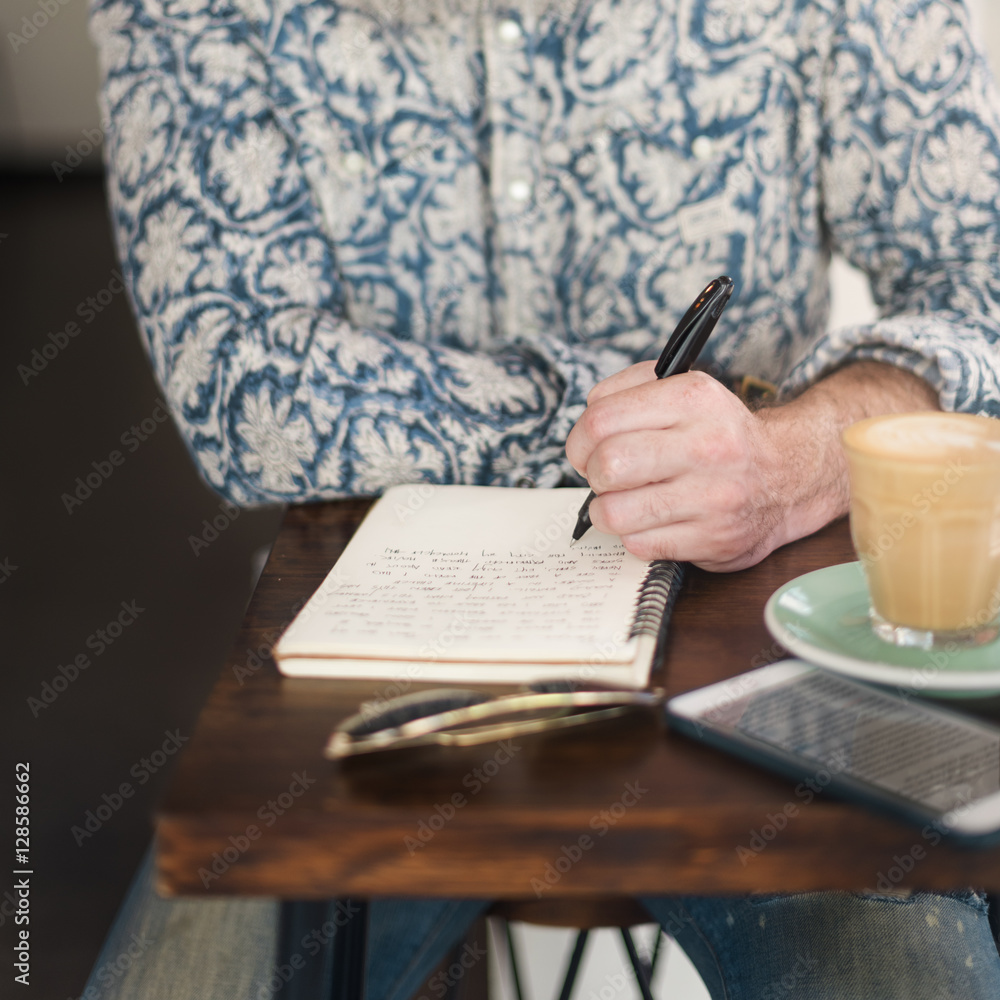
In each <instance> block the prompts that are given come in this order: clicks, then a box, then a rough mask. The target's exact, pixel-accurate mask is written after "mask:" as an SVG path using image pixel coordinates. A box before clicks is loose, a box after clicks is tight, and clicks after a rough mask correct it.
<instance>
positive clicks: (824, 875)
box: [156, 500, 1000, 900]
mask: <svg viewBox="0 0 1000 1000" xmlns="http://www.w3.org/2000/svg"><path fill="white" fill-rule="evenodd" d="M367 507H368V501H364V500H349V501H342V502H336V503H329V504H319V505H310V506H301V507H294V508H290V509H289V511H288V513H287V515H286V517H285V520H284V523H283V526H282V529H281V533H280V535H279V537H278V539H277V542H276V544H275V546H274V549H273V551H272V553H271V557H270V560H269V562H268V564H267V567H266V569H265V570H264V573H263V576H262V577H261V580H260V583H259V585H258V587H257V591H256V593H255V595H254V598H253V601H252V603H251V605H250V607H249V609H248V611H247V614H246V618H245V621H244V624H243V628H242V630H241V632H240V635H239V638H238V640H237V642H236V644H235V646H234V648H233V651H232V653H231V655H230V657H229V659H228V661H227V663H226V664H225V666H224V668H223V670H222V674H221V677H220V678H219V681H218V683H217V684H216V686H215V689H214V691H213V693H212V695H211V698H210V700H209V701H208V703H207V705H206V707H205V709H204V710H203V712H202V715H201V718H200V721H199V724H198V727H197V729H196V731H195V733H194V734H193V736H192V738H191V739H190V742H189V743H188V744H187V745H186V746H185V748H184V751H183V754H182V757H181V759H180V761H179V764H178V768H177V771H176V773H175V775H174V777H173V781H172V784H171V788H170V791H169V794H168V796H167V798H166V800H165V801H164V802H163V803H162V806H161V808H160V810H159V813H158V816H157V824H156V826H157V852H158V865H159V885H160V889H161V891H163V892H165V893H167V894H202V893H207V894H236V895H270V896H279V897H283V898H298V899H319V898H332V897H338V896H348V895H357V896H381V895H397V896H405V895H432V896H452V897H491V898H498V899H532V900H533V899H536V898H542V899H549V898H552V899H556V898H562V897H574V898H579V897H584V896H589V897H594V896H633V895H637V894H664V893H744V892H747V891H781V890H789V891H791V890H809V889H832V888H839V889H876V888H879V883H880V878H881V879H883V882H882V885H881V887H882V888H883V889H884V888H885V887H886V886H887V885H889V886H891V887H894V888H905V887H919V888H928V889H947V888H957V887H961V886H968V885H974V886H979V887H984V888H987V889H994V888H997V887H1000V848H996V849H987V850H981V849H977V850H972V849H968V848H961V847H957V846H951V845H949V844H947V843H937V842H936V839H937V838H936V837H935V836H933V834H932V833H931V835H927V834H926V833H925V831H922V830H921V829H920V828H917V827H913V826H908V825H904V824H902V823H900V822H897V821H894V820H891V819H887V818H882V817H880V816H877V815H875V814H873V813H871V812H869V811H867V810H866V809H864V808H862V807H860V806H856V805H851V804H847V803H842V802H837V801H833V800H831V799H829V798H822V797H816V798H815V799H814V800H813V801H806V799H807V797H810V796H807V795H805V794H802V793H801V791H800V792H799V793H797V792H796V784H795V783H794V782H791V781H789V780H786V779H782V778H779V777H776V776H773V775H770V774H767V773H765V772H763V771H761V770H760V769H758V768H756V767H754V766H753V765H751V764H749V763H745V762H742V761H740V760H737V759H735V758H732V757H730V756H728V755H726V754H724V753H722V752H721V751H718V750H714V749H712V748H710V747H706V746H702V745H700V744H698V743H696V742H694V741H692V740H690V739H688V738H686V737H684V736H681V735H678V734H674V733H671V732H669V731H667V729H666V728H665V726H664V725H663V723H662V720H661V719H660V718H659V717H658V716H657V715H656V714H654V713H647V714H635V715H630V716H628V717H627V718H622V719H618V720H613V721H609V722H605V723H599V724H594V725H593V726H590V727H583V728H582V729H580V730H578V731H576V732H565V733H562V734H549V735H540V736H532V737H522V738H520V739H518V740H515V741H514V743H513V744H507V743H502V744H495V743H494V744H486V745H484V746H479V747H469V748H464V749H455V748H450V749H447V750H442V749H440V748H434V749H424V750H419V751H410V752H407V753H399V754H395V755H387V754H383V755H380V756H379V757H378V758H372V759H368V760H363V759H358V760H355V761H349V762H346V763H340V764H336V763H332V762H329V761H327V760H325V759H324V757H323V754H322V751H323V746H324V744H325V742H326V739H327V736H328V735H329V732H330V730H331V729H332V728H333V727H334V726H335V725H336V724H337V723H338V722H339V721H340V720H341V719H343V718H344V717H346V716H347V715H350V714H352V713H353V712H355V711H357V708H358V706H359V704H360V703H362V702H365V701H371V700H375V699H378V698H385V697H391V696H392V695H393V694H396V693H399V690H400V689H401V688H405V687H406V685H407V683H408V682H407V681H405V680H403V681H401V682H392V681H384V680H380V681H371V680H369V681H332V680H301V679H295V680H292V679H287V678H283V677H281V676H280V675H279V673H278V671H277V669H276V668H275V666H274V663H273V661H272V660H271V659H270V656H269V651H270V647H271V646H272V645H273V643H274V642H275V641H276V640H277V638H278V636H279V635H280V633H281V631H282V630H283V628H284V627H285V626H286V625H287V624H288V623H289V622H290V621H291V619H292V618H293V617H294V614H295V611H296V610H297V609H298V608H299V607H300V606H301V604H302V603H303V602H304V601H305V600H306V599H307V598H308V597H309V596H310V595H311V594H312V592H313V591H314V590H315V589H316V588H317V587H318V586H319V585H320V584H321V583H322V581H323V579H324V577H325V575H326V574H327V572H328V571H329V569H330V567H331V566H332V565H333V563H334V562H335V560H336V558H337V556H338V555H339V554H340V552H341V550H342V549H343V546H344V545H345V543H346V542H347V540H348V538H349V537H350V535H351V533H352V531H353V530H354V528H355V526H356V525H357V523H358V522H359V520H360V519H361V517H362V516H363V514H364V513H365V511H366V510H367ZM851 558H853V554H852V552H851V548H850V539H849V536H848V530H847V525H846V522H843V521H841V522H838V523H835V524H833V525H830V526H828V527H827V528H825V529H824V530H822V531H820V532H819V533H817V534H816V535H814V536H812V537H810V538H807V539H803V540H802V541H799V542H796V543H794V544H792V545H789V546H786V547H785V548H783V549H780V550H779V551H777V552H775V553H773V554H772V555H770V556H769V557H768V558H767V559H765V560H764V562H763V563H761V564H760V565H758V566H756V567H753V568H752V569H748V570H744V571H742V572H739V573H731V574H711V573H705V572H702V571H699V570H691V571H690V572H689V575H688V577H687V580H686V582H685V585H684V589H683V591H682V594H681V597H680V599H679V601H678V603H677V606H676V610H675V612H674V616H673V620H672V622H671V625H670V631H669V636H668V639H667V642H666V644H665V650H664V658H663V662H662V664H661V665H660V667H659V668H658V673H657V675H656V678H655V679H656V680H658V681H659V682H661V683H662V684H663V685H664V686H665V687H666V688H667V690H668V692H669V693H670V694H671V695H672V694H678V693H680V692H683V691H687V690H690V689H692V688H695V687H700V686H702V685H705V684H708V683H710V682H712V681H717V680H721V679H724V678H728V677H731V676H733V675H735V674H739V673H742V672H744V671H746V670H749V669H751V668H753V667H758V666H762V665H764V664H765V663H768V662H770V661H772V660H775V659H780V658H781V657H782V655H784V652H783V650H782V649H781V647H780V646H779V645H777V644H776V643H775V642H774V641H773V640H772V639H771V637H770V636H769V634H768V632H767V630H766V629H765V627H764V620H763V608H764V603H765V601H766V600H767V598H768V597H769V596H770V594H771V593H772V592H773V591H774V590H775V589H777V588H778V587H779V586H781V585H782V584H784V583H785V582H787V581H788V580H790V579H793V578H794V577H796V576H798V575H799V574H801V573H806V572H809V571H810V570H814V569H819V568H821V567H824V566H830V565H834V564H836V563H841V562H846V561H848V560H850V559H851ZM417 687H418V685H416V684H410V687H409V690H416V688H417ZM974 707H975V708H976V710H978V711H980V712H981V713H983V714H990V713H993V712H994V711H995V709H996V703H995V702H979V703H976V705H975V706H974Z"/></svg>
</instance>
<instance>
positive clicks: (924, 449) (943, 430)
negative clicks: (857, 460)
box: [844, 413, 1000, 461]
mask: <svg viewBox="0 0 1000 1000" xmlns="http://www.w3.org/2000/svg"><path fill="white" fill-rule="evenodd" d="M844 440H845V442H846V443H847V444H848V445H849V446H850V447H853V448H856V449H858V450H861V451H865V452H870V453H874V454H877V455H884V456H885V457H887V458H913V459H916V460H918V461H919V460H920V459H926V460H928V461H935V460H938V459H940V458H944V457H947V456H948V455H954V454H955V452H966V453H968V452H982V453H983V456H984V457H986V455H987V454H989V453H991V452H992V453H994V454H995V455H996V456H997V457H1000V420H994V419H991V418H989V417H977V416H973V415H971V414H967V413H903V414H899V415H894V416H886V417H875V418H872V419H870V420H862V421H861V422H860V423H857V424H854V425H853V426H851V427H849V428H848V429H847V430H846V431H845V433H844Z"/></svg>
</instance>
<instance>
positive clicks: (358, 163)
mask: <svg viewBox="0 0 1000 1000" xmlns="http://www.w3.org/2000/svg"><path fill="white" fill-rule="evenodd" d="M342 164H343V167H344V170H345V171H347V173H349V174H354V175H355V176H356V175H357V174H360V173H364V169H365V157H364V154H363V153H359V152H358V151H357V150H356V149H352V150H351V151H350V152H349V153H346V154H345V155H344V159H343V161H342Z"/></svg>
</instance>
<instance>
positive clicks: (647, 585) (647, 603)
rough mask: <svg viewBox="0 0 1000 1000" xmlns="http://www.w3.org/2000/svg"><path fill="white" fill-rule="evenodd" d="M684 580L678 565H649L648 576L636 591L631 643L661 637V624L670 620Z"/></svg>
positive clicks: (658, 562) (662, 561)
mask: <svg viewBox="0 0 1000 1000" xmlns="http://www.w3.org/2000/svg"><path fill="white" fill-rule="evenodd" d="M683 580H684V567H683V565H682V564H681V563H678V562H674V561H673V560H671V559H656V560H654V561H653V562H651V563H650V564H649V572H648V573H646V578H645V580H643V581H642V586H641V587H640V588H639V597H638V599H637V600H636V604H635V617H634V618H633V620H632V631H631V632H629V638H630V639H634V638H635V637H636V636H639V635H651V636H653V637H654V638H656V636H658V635H659V634H660V629H661V628H662V627H663V625H664V623H666V622H668V621H669V620H670V614H671V612H672V611H673V609H674V602H675V601H676V600H677V595H678V594H679V593H680V592H681V583H682V582H683Z"/></svg>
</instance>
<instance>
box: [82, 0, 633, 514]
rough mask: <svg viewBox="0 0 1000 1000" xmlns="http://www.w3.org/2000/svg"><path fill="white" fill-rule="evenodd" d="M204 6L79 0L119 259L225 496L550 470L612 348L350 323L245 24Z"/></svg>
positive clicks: (343, 490)
mask: <svg viewBox="0 0 1000 1000" xmlns="http://www.w3.org/2000/svg"><path fill="white" fill-rule="evenodd" d="M254 2H255V0H241V5H242V6H248V9H249V7H252V6H253V3H254ZM207 6H208V5H207V4H204V3H201V2H200V0H199V2H192V0H162V4H161V0H94V2H93V6H92V17H91V32H92V35H93V37H94V39H95V41H96V43H97V45H98V48H99V51H100V55H101V63H102V76H103V82H102V104H103V109H102V110H103V113H104V115H105V116H106V118H107V119H108V120H109V121H110V122H111V123H112V126H111V128H110V129H109V132H108V136H107V140H106V143H105V157H106V166H107V171H108V190H109V201H110V205H111V212H112V225H113V229H114V233H115V238H116V242H117V247H118V253H119V257H120V259H121V261H122V271H123V275H124V277H125V280H126V284H127V287H128V290H129V295H130V297H131V300H132V305H133V309H134V312H135V314H136V316H137V318H138V323H139V327H140V329H141V332H142V334H143V336H144V339H145V342H146V345H147V347H148V351H149V355H150V358H151V361H152V364H153V367H154V370H155V373H156V376H157V378H158V379H159V381H160V382H161V384H162V386H163V389H164V392H165V395H166V398H167V400H168V401H169V403H170V405H171V407H172V409H173V412H174V415H175V418H176V421H177V423H178V426H179V428H180V430H181V432H182V435H183V436H184V438H185V439H186V441H187V444H188V446H189V448H190V451H191V453H192V455H193V457H194V459H195V461H196V462H197V464H198V466H199V468H200V469H201V471H202V473H203V475H204V476H205V478H206V479H207V480H208V482H209V483H210V484H211V485H212V486H213V487H214V488H215V489H216V490H217V491H219V492H220V493H222V494H223V495H224V496H226V497H228V498H229V499H231V500H233V501H235V502H237V503H241V504H253V503H260V502H273V501H289V500H291V501H313V500H323V499H330V498H334V497H338V496H343V495H366V494H374V493H378V492H381V490H382V489H384V488H385V487H387V486H389V485H391V484H392V483H397V482H412V481H429V482H456V483H480V484H497V485H515V484H518V483H521V482H524V481H525V479H528V480H530V481H533V482H536V483H537V484H538V485H555V484H556V483H557V482H558V481H559V480H560V479H561V477H562V476H563V475H564V474H566V473H570V472H571V471H572V470H571V469H570V467H569V465H568V463H567V461H566V458H565V455H564V451H563V447H564V444H565V440H566V435H567V434H568V432H569V430H570V428H571V427H572V425H573V423H574V422H575V420H576V419H577V417H578V416H579V415H580V413H582V411H583V409H584V407H585V404H586V396H587V392H588V391H589V390H590V388H591V387H592V386H593V385H594V384H595V383H596V382H597V381H599V380H600V379H601V378H603V377H605V376H606V375H608V374H610V373H611V372H613V371H616V370H618V369H620V368H621V367H623V366H624V365H625V364H627V363H628V362H629V361H630V360H631V359H629V358H628V357H626V356H624V355H619V354H617V353H616V352H614V351H597V350H592V351H588V350H587V349H586V348H579V347H578V348H574V349H573V350H570V349H568V348H564V347H563V346H562V345H560V344H558V343H556V342H555V341H551V340H550V339H546V338H543V340H542V341H540V342H538V343H534V344H528V343H527V342H523V343H522V342H518V341H516V340H515V341H513V342H511V341H508V342H507V343H505V344H499V345H497V346H496V348H495V349H490V350H482V351H469V350H463V349H461V348H457V347H450V346H441V345H437V346H435V345H434V343H433V341H434V336H433V331H431V333H430V335H429V336H428V338H427V339H426V341H421V342H416V341H414V340H405V339H398V338H396V337H394V336H392V335H389V334H386V333H384V332H376V331H374V330H371V329H363V328H360V327H359V326H358V325H356V324H353V323H352V322H351V321H350V319H349V317H348V315H347V312H348V310H347V309H346V308H345V301H344V296H343V287H342V283H341V282H340V281H339V280H338V270H337V260H336V249H335V247H334V246H332V244H331V241H330V239H329V238H328V236H327V235H326V233H325V232H324V229H323V224H322V218H321V213H320V211H319V209H318V207H317V204H316V201H315V199H314V197H313V192H312V191H311V190H310V186H309V183H308V179H307V176H306V173H305V171H304V170H303V167H302V164H301V163H300V162H299V159H298V151H297V149H296V148H295V145H294V142H293V139H292V134H291V133H290V131H289V130H288V129H285V128H283V127H282V123H281V121H280V120H279V119H278V117H277V116H276V114H275V113H274V111H273V104H272V102H271V100H270V99H269V95H268V91H269V86H270V81H269V78H268V73H269V69H268V66H267V61H266V59H265V57H264V56H263V55H262V54H261V51H260V50H261V45H262V41H261V39H260V38H259V37H258V36H257V35H256V34H255V33H254V32H253V31H252V30H251V29H250V27H249V26H248V24H247V21H246V18H245V17H243V16H242V15H241V14H240V12H238V11H237V10H236V9H235V8H230V7H226V6H225V5H223V4H214V5H212V7H213V10H214V11H215V12H216V13H215V14H214V15H213V16H212V17H211V19H208V18H207V17H206V16H205V10H206V9H207ZM209 50H211V58H208V57H207V56H206V52H208V51H209Z"/></svg>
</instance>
